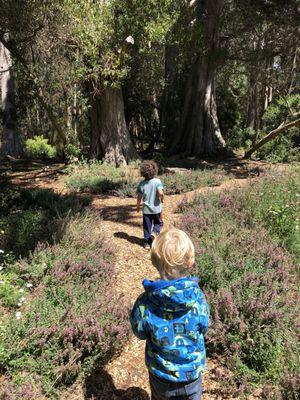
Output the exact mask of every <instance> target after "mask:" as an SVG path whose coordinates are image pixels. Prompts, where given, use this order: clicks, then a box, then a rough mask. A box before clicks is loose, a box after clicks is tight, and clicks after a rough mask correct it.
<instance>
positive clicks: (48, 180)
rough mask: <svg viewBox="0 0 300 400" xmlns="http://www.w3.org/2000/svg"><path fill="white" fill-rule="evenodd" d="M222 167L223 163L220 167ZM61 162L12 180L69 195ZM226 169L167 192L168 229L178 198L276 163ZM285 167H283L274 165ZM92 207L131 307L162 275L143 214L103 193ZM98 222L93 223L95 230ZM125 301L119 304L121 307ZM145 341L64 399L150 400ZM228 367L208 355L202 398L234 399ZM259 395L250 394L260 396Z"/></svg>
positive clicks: (132, 344) (229, 185)
mask: <svg viewBox="0 0 300 400" xmlns="http://www.w3.org/2000/svg"><path fill="white" fill-rule="evenodd" d="M218 166H219V165H218ZM63 168H64V166H63V165H57V164H56V165H53V166H49V167H48V166H43V167H42V168H41V166H39V168H38V167H37V168H32V169H31V170H30V169H29V170H28V172H27V173H24V172H22V171H20V170H18V168H16V169H15V170H11V171H10V172H9V175H10V177H11V179H12V181H13V183H15V184H17V185H21V186H26V187H40V188H49V189H53V190H54V191H55V192H58V193H66V191H67V189H66V187H65V185H64V181H63V177H62V175H61V172H62V171H63ZM227 168H228V171H229V172H230V173H231V174H233V176H235V178H233V179H231V180H230V181H227V182H225V183H224V184H222V185H220V186H217V187H205V188H201V189H198V190H195V191H193V192H189V193H185V194H181V195H173V196H166V198H165V203H164V212H163V215H164V227H170V226H172V225H174V223H176V220H177V218H178V217H179V214H176V208H177V204H178V203H179V201H180V200H181V199H182V198H183V197H185V198H191V197H193V196H194V195H195V194H196V193H202V194H203V193H204V194H205V193H208V192H211V191H213V192H221V191H223V190H230V189H233V188H238V187H242V186H244V185H247V184H249V183H250V182H252V181H253V180H257V179H259V175H260V173H261V171H264V170H266V169H269V168H273V167H272V166H270V165H268V164H266V163H258V162H245V163H244V162H241V163H232V165H230V163H229V164H228V165H227ZM276 168H284V166H281V167H280V166H278V165H277V166H276ZM91 207H92V208H93V209H94V210H95V211H96V212H97V213H99V214H100V215H101V216H102V221H101V222H100V223H101V226H102V229H103V227H104V230H105V232H106V234H107V240H109V241H110V243H111V244H112V245H113V249H114V251H115V254H116V272H117V277H118V278H117V279H118V285H117V286H116V287H115V288H114V290H115V291H116V292H119V293H120V294H121V293H123V294H124V302H126V303H127V304H128V305H129V306H132V305H133V303H134V301H135V300H136V298H137V297H138V295H139V294H140V293H141V292H142V291H143V287H142V280H143V279H145V278H148V279H156V278H158V273H157V271H156V269H155V268H154V267H153V266H152V264H151V261H150V257H149V251H147V250H145V249H144V248H143V247H142V236H143V235H142V226H141V222H142V221H141V215H140V214H138V213H137V212H136V211H135V199H133V198H117V197H113V196H105V195H93V196H92V204H91ZM96 224H97V222H95V229H97V226H96ZM122 306H123V305H122V304H120V307H122ZM144 346H145V343H144V342H143V341H140V340H138V339H137V338H135V337H134V336H133V335H131V336H130V337H129V340H128V342H127V344H126V345H125V347H124V348H123V350H122V351H121V352H120V353H119V354H118V355H115V356H114V357H113V358H112V359H111V361H110V362H109V363H108V364H107V365H106V367H105V369H104V370H102V371H95V373H94V374H93V376H91V377H90V378H89V379H88V381H86V382H82V383H81V384H78V383H77V384H75V385H74V386H73V387H71V388H70V389H69V390H67V391H66V392H64V393H63V394H62V395H61V399H62V400H67V399H68V400H77V399H78V400H87V399H94V400H96V399H97V400H115V399H119V400H147V399H148V400H149V398H150V391H149V386H148V375H147V370H146V367H145V364H144ZM229 374H230V373H229V371H227V370H226V368H224V366H221V365H220V363H219V362H218V361H217V360H213V359H208V362H207V371H206V373H205V375H204V381H203V400H211V399H215V400H217V399H228V400H229V399H233V398H236V397H232V395H231V394H229V392H228V391H227V392H226V391H224V388H223V389H222V388H221V385H220V383H219V381H220V377H222V378H223V386H224V378H225V379H226V376H229ZM258 398H260V396H259V391H258V392H257V394H254V395H253V396H251V397H249V400H250V399H258Z"/></svg>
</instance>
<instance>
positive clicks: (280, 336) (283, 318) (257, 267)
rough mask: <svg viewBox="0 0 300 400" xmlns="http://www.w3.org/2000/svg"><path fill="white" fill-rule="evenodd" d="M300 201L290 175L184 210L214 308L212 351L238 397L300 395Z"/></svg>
mask: <svg viewBox="0 0 300 400" xmlns="http://www.w3.org/2000/svg"><path fill="white" fill-rule="evenodd" d="M298 196H299V174H298V171H290V172H289V173H287V174H286V175H281V176H279V175H276V176H269V177H268V178H266V179H264V180H263V181H261V182H260V183H257V184H256V185H251V186H250V187H247V188H245V189H239V190H238V191H230V192H228V193H221V194H220V195H213V194H212V195H205V196H197V197H196V198H195V199H194V200H193V201H192V202H191V203H186V202H182V203H181V204H180V205H179V211H180V212H182V213H183V217H182V218H181V220H180V223H179V226H180V228H182V229H184V230H185V231H187V232H188V233H189V235H190V236H191V237H192V239H193V241H194V243H195V245H196V252H197V262H196V267H195V273H196V274H197V275H199V277H200V284H201V285H202V287H203V288H204V290H205V292H206V294H207V296H208V298H209V302H210V306H211V314H212V325H211V328H210V330H209V333H208V337H207V343H208V350H209V352H210V354H214V355H216V356H218V355H219V356H221V362H223V363H224V365H226V367H230V368H231V369H232V371H233V379H234V382H235V384H236V390H237V392H238V393H239V394H240V395H241V393H244V394H245V393H249V392H251V390H252V389H253V386H261V387H264V389H263V391H264V394H263V395H262V396H263V397H264V398H272V399H296V398H297V393H298V394H299V390H300V386H299V382H298V381H297V365H299V343H298V341H297V335H296V332H297V326H298V325H297V324H298V323H299V316H298V315H297V314H298V312H297V304H299V303H298V302H299V295H298V293H297V290H296V288H297V287H298V285H299V275H298V274H297V272H298V267H297V257H298V255H299V254H298V245H297V243H298V240H299V227H298V221H297V216H298V217H299V200H298ZM274 210H283V211H282V212H279V213H278V214H274ZM285 210H288V211H285ZM276 213H277V211H276ZM274 216H275V217H274ZM287 231H288V232H289V235H288V237H286V234H287ZM297 238H298V239H297ZM294 240H296V244H295V242H294ZM291 243H293V245H291ZM297 382H298V383H297ZM268 396H271V397H268ZM272 396H273V397H272Z"/></svg>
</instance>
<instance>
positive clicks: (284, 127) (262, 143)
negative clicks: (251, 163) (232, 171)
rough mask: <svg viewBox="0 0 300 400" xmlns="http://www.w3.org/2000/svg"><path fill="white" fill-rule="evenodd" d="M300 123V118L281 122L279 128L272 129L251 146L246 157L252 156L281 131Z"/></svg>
mask: <svg viewBox="0 0 300 400" xmlns="http://www.w3.org/2000/svg"><path fill="white" fill-rule="evenodd" d="M297 125H300V119H299V118H298V119H296V120H295V121H292V122H289V123H287V124H281V125H279V126H278V128H276V129H274V130H273V131H271V132H270V133H269V134H268V135H267V136H265V137H264V138H263V139H261V140H260V141H259V142H258V143H256V144H255V145H254V146H252V147H251V149H250V150H248V151H247V152H246V153H245V156H244V158H250V157H251V155H252V154H253V153H254V152H255V151H256V150H258V149H260V148H261V147H262V146H263V145H264V144H266V143H268V142H270V141H271V140H272V139H274V138H276V136H278V135H279V134H280V133H281V132H283V131H285V130H286V129H288V128H292V127H293V126H297Z"/></svg>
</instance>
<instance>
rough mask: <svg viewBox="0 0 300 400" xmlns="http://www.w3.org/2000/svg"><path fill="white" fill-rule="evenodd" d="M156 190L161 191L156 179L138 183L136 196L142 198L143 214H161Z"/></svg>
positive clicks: (161, 186) (160, 184)
mask: <svg viewBox="0 0 300 400" xmlns="http://www.w3.org/2000/svg"><path fill="white" fill-rule="evenodd" d="M158 189H163V184H162V183H161V180H160V179H158V178H152V179H149V180H148V181H146V180H144V181H142V182H140V183H139V185H138V187H137V194H138V195H140V196H142V198H143V214H159V213H160V212H161V209H162V204H161V202H160V200H159V197H158V193H157V190H158Z"/></svg>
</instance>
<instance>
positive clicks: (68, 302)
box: [0, 184, 129, 400]
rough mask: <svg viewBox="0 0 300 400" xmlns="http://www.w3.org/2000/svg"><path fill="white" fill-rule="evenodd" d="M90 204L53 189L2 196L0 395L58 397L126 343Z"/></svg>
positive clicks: (9, 398) (122, 310) (6, 191)
mask: <svg viewBox="0 0 300 400" xmlns="http://www.w3.org/2000/svg"><path fill="white" fill-rule="evenodd" d="M88 202H89V199H88V198H85V197H82V196H80V199H79V200H78V198H77V197H76V196H75V195H59V194H56V193H54V192H52V191H51V190H20V189H16V188H14V187H13V186H11V185H8V184H5V185H4V187H3V190H2V192H1V194H0V205H1V209H0V302H1V303H0V307H1V311H3V312H4V313H3V316H2V318H1V324H0V373H1V374H2V375H3V377H5V380H4V384H2V386H1V390H0V398H2V399H6V400H19V399H28V400H29V399H33V398H40V397H41V396H42V394H45V395H47V396H48V397H49V398H53V399H54V398H59V391H60V388H61V387H64V386H68V385H70V384H71V383H73V382H74V381H75V380H76V379H77V378H78V377H83V378H84V377H86V376H88V375H89V374H90V373H91V372H92V371H93V370H94V369H96V368H99V367H101V366H103V365H104V364H105V363H106V362H107V360H108V359H109V358H110V357H111V356H112V354H114V352H115V351H117V350H118V349H119V348H120V346H122V344H123V343H124V340H125V339H126V337H127V334H128V329H129V326H128V324H127V309H126V307H124V305H123V304H122V307H120V306H119V304H120V303H122V300H121V299H120V298H118V297H117V296H116V294H115V293H114V291H113V290H112V289H111V288H112V285H113V284H114V282H115V279H116V277H115V272H114V254H113V251H112V249H111V248H110V246H109V245H108V243H107V241H106V240H105V237H104V235H103V231H102V228H101V221H100V220H98V217H97V215H95V213H93V212H92V211H89V212H87V211H85V210H84V205H86V204H88ZM20 256H21V258H20Z"/></svg>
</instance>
